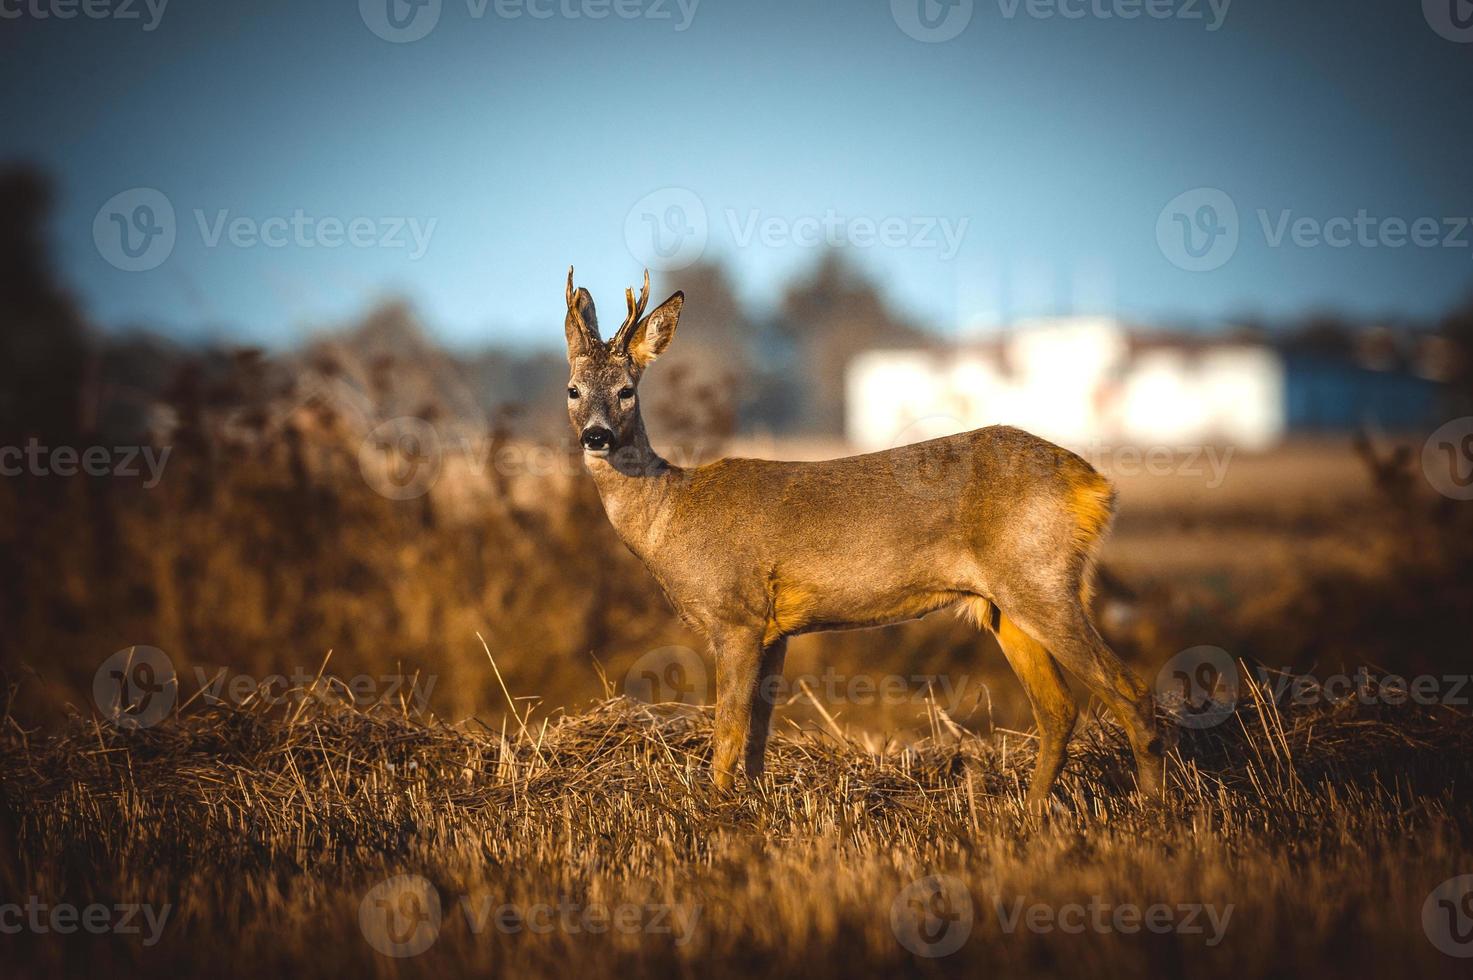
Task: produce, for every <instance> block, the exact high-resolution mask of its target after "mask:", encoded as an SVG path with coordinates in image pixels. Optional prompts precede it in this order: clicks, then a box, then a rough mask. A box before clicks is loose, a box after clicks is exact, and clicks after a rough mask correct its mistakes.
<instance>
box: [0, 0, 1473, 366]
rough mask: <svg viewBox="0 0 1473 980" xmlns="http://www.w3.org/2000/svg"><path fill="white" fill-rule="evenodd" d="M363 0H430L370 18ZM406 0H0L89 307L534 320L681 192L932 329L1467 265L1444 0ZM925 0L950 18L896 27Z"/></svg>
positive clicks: (1440, 286) (1179, 315) (1353, 292)
mask: <svg viewBox="0 0 1473 980" xmlns="http://www.w3.org/2000/svg"><path fill="white" fill-rule="evenodd" d="M112 2H113V3H115V4H116V3H121V2H123V0H112ZM391 2H392V3H394V4H396V5H397V6H396V8H395V10H396V15H397V16H398V17H399V22H401V23H409V24H411V29H413V27H414V25H419V26H420V27H423V26H425V25H426V24H427V23H432V24H433V26H432V27H431V28H430V29H429V30H428V32H427V33H426V34H425V35H424V36H423V37H421V38H419V39H418V40H413V41H408V42H394V41H390V40H385V39H384V38H383V37H381V36H379V35H378V34H376V33H375V32H374V30H373V29H371V27H370V24H371V23H373V24H376V25H377V26H378V27H379V29H380V31H381V32H386V33H390V34H392V33H393V31H392V29H386V27H385V25H387V24H388V21H386V20H385V19H384V18H385V16H386V12H387V11H388V4H389V3H391ZM428 2H429V3H430V4H432V6H426V7H423V8H417V7H413V6H410V5H408V3H407V2H406V0H362V3H359V2H357V0H332V2H324V3H313V4H287V3H274V2H273V3H268V2H262V3H254V4H249V5H247V4H227V3H224V2H204V0H169V2H168V3H167V5H166V6H165V7H164V8H163V10H162V14H161V15H156V14H155V12H151V11H150V9H149V8H148V7H147V6H146V5H145V3H144V2H143V0H136V2H135V3H133V4H131V9H130V10H129V11H128V12H129V13H133V12H137V14H138V17H137V18H136V19H128V18H124V17H120V16H110V17H106V18H100V19H93V18H88V17H83V16H78V17H74V18H71V19H66V20H62V19H58V18H57V17H56V16H54V12H55V8H54V7H53V6H52V4H54V3H55V0H3V2H0V8H3V9H4V11H5V12H7V16H6V17H5V18H4V19H0V51H3V52H4V57H3V59H0V111H3V117H4V119H5V125H4V127H3V129H0V160H5V161H13V160H28V161H32V162H35V163H38V164H40V165H42V166H43V167H44V168H45V169H47V170H48V171H49V172H50V173H51V174H52V175H53V176H54V178H55V180H56V182H57V191H58V205H57V210H56V214H55V221H54V226H53V240H54V243H55V247H56V252H57V255H58V258H59V265H60V267H61V270H62V274H63V275H64V277H65V278H66V280H67V281H68V282H69V283H70V284H71V285H72V286H73V288H74V289H75V291H76V292H77V293H78V295H79V297H80V298H81V300H82V302H83V304H84V305H85V307H86V309H87V310H88V312H89V314H90V315H91V316H92V318H93V319H94V320H95V321H96V322H98V323H99V324H101V325H104V326H110V327H122V326H128V325H146V326H150V327H153V328H156V329H161V330H166V331H169V332H172V333H175V334H177V335H180V336H201V335H209V336H221V335H226V336H229V337H231V338H233V339H239V340H244V341H250V342H264V343H290V342H292V341H294V340H296V339H299V338H300V337H302V336H304V335H305V334H306V333H307V332H308V331H310V330H312V329H316V328H321V327H323V326H328V325H332V324H333V323H336V322H339V321H342V320H344V319H347V318H351V317H352V316H354V315H356V314H358V313H360V312H362V311H363V310H364V309H366V308H367V307H368V306H369V305H370V304H371V303H373V302H374V301H376V300H377V299H379V298H381V297H384V296H386V295H403V296H407V297H408V298H409V299H410V300H411V301H412V302H413V303H414V305H415V307H416V308H417V309H418V310H419V311H420V313H421V315H422V316H423V318H424V320H425V321H426V323H427V325H428V326H429V327H430V329H431V330H432V331H433V332H435V333H436V334H437V335H438V336H440V337H442V338H443V339H445V340H447V341H449V342H452V343H457V344H479V343H482V342H510V343H517V344H536V343H547V344H548V345H555V344H557V343H558V342H559V341H560V337H561V333H560V329H559V320H560V319H561V296H562V277H563V275H564V274H565V272H566V269H567V266H568V265H569V264H570V263H572V264H576V265H577V266H578V269H579V281H580V282H581V283H583V284H585V285H588V286H589V287H590V288H591V289H593V291H594V294H595V296H596V297H598V298H599V299H601V300H602V302H603V303H604V304H605V305H607V304H610V303H614V304H616V305H617V304H618V303H619V302H620V300H621V296H620V293H621V291H622V289H623V287H624V286H625V285H627V284H629V283H631V282H634V281H636V279H637V278H638V275H639V271H640V269H641V268H642V266H643V264H644V262H645V261H647V260H650V258H651V256H652V255H655V261H660V259H659V257H658V254H656V253H653V252H652V251H651V247H652V245H653V244H654V239H653V238H652V237H651V234H652V232H651V230H650V229H651V228H652V227H653V226H652V225H651V224H650V222H652V221H653V222H655V223H656V224H657V225H658V224H660V223H661V222H666V221H667V219H669V223H668V224H667V225H666V226H665V227H664V228H663V230H662V232H661V234H662V236H663V242H662V244H663V245H666V246H669V247H670V248H674V247H675V246H676V245H681V246H683V249H684V250H683V251H680V250H677V251H676V253H675V254H674V255H673V256H672V257H670V258H667V259H666V260H665V261H666V263H667V264H677V265H678V264H679V263H681V262H683V261H687V260H689V259H690V258H692V257H694V255H695V254H696V253H695V252H694V251H693V250H694V248H695V243H696V242H697V241H698V240H699V235H698V234H697V232H698V229H699V227H700V226H701V225H702V224H704V227H705V230H706V234H705V245H704V249H703V250H701V251H700V253H699V254H700V255H702V256H703V257H705V258H714V259H717V260H719V261H721V262H723V263H725V264H726V265H728V266H729V268H730V269H731V271H732V274H733V278H734V281H735V283H736V285H737V288H738V290H739V292H740V294H741V295H742V297H743V298H744V299H746V300H748V301H749V302H751V303H752V304H754V305H755V306H756V307H757V308H759V309H761V308H765V307H768V306H770V305H771V304H773V303H774V302H776V300H777V299H778V297H779V296H780V293H781V290H782V287H783V284H784V283H785V282H787V281H789V280H790V279H792V278H793V277H794V276H797V275H800V274H801V273H802V272H803V271H804V270H806V269H807V268H808V267H810V266H811V265H812V263H813V262H814V261H816V259H817V257H818V252H819V246H817V245H815V244H813V243H814V242H815V241H816V240H821V239H823V238H825V237H828V236H833V237H836V238H837V239H838V240H842V241H847V242H848V243H849V244H848V245H847V246H846V252H847V253H848V254H849V255H850V256H851V257H852V258H853V259H854V260H855V261H856V262H857V263H859V264H860V265H862V266H863V267H864V268H865V269H867V270H868V271H869V272H870V273H871V274H872V275H873V276H874V277H875V278H876V279H877V280H878V281H879V282H880V283H881V284H882V285H883V286H884V287H885V288H886V290H887V291H888V292H889V293H890V295H892V296H893V298H894V300H895V302H896V303H897V304H898V305H899V306H900V307H901V308H902V309H903V310H905V311H906V312H908V313H910V314H912V315H913V316H915V317H916V318H917V319H918V320H919V321H921V322H923V323H925V324H927V325H930V326H933V327H935V328H937V329H940V330H955V329H957V328H958V327H960V326H962V325H977V324H986V323H991V322H996V321H998V320H1000V319H1007V318H1011V317H1016V316H1023V315H1029V314H1036V313H1052V312H1067V311H1080V312H1112V313H1118V314H1121V315H1125V316H1128V317H1132V318H1136V319H1141V320H1146V321H1164V320H1172V321H1178V320H1192V321H1198V322H1204V323H1211V322H1216V321H1221V320H1224V319H1236V318H1241V317H1246V316H1254V317H1264V318H1270V319H1274V318H1290V317H1295V316H1299V315H1302V314H1305V313H1307V312H1311V311H1318V310H1333V311H1339V312H1344V313H1347V314H1351V315H1364V316H1379V315H1392V316H1413V317H1425V316H1433V315H1435V314H1437V313H1438V312H1440V311H1442V310H1445V309H1447V308H1448V307H1450V306H1451V305H1453V304H1454V303H1456V302H1458V301H1460V300H1462V299H1464V298H1465V297H1467V296H1468V295H1469V292H1470V286H1473V230H1470V229H1467V228H1466V227H1465V228H1463V230H1462V231H1461V238H1460V239H1459V237H1458V222H1459V221H1460V220H1466V219H1467V217H1468V216H1470V215H1473V181H1470V180H1469V175H1470V174H1473V132H1470V127H1469V126H1468V125H1467V107H1466V96H1467V93H1468V92H1469V91H1470V85H1469V82H1470V80H1473V72H1470V70H1469V69H1470V67H1473V43H1458V42H1457V41H1455V40H1450V39H1448V38H1447V37H1444V36H1442V34H1440V33H1439V32H1438V30H1437V29H1435V26H1434V23H1433V21H1434V20H1436V19H1437V16H1438V15H1437V13H1436V9H1435V8H1436V2H1434V0H1429V2H1428V4H1427V5H1425V6H1426V9H1424V5H1419V4H1418V3H1417V2H1415V0H1409V2H1398V3H1384V4H1381V3H1378V4H1343V3H1330V2H1313V0H1310V2H1298V3H1294V4H1286V3H1282V2H1278V0H1274V2H1270V0H1233V2H1231V3H1230V4H1228V5H1227V7H1226V10H1223V9H1221V8H1222V2H1221V0H1219V3H1218V7H1217V8H1213V7H1212V6H1211V5H1209V4H1208V2H1207V0H1152V2H1154V3H1158V4H1160V5H1161V6H1159V7H1158V8H1156V9H1157V10H1158V12H1164V13H1166V14H1169V16H1164V17H1152V16H1144V15H1142V16H1137V17H1134V18H1131V19H1126V18H1125V17H1124V16H1122V15H1123V14H1124V13H1127V12H1129V11H1131V10H1134V9H1139V6H1140V5H1139V4H1137V5H1136V6H1135V7H1132V6H1131V4H1132V2H1133V0H1063V5H1062V7H1060V6H1055V5H1054V4H1053V3H1051V2H1048V0H1034V2H1033V4H1032V5H1030V4H1029V3H1027V0H1019V2H1018V3H1014V2H1012V0H975V2H974V3H968V0H948V2H949V3H952V4H954V6H952V7H945V6H941V5H939V4H938V3H937V0H893V3H892V0H865V2H849V3H840V2H832V0H824V2H820V0H745V2H741V3H738V2H735V0H699V2H698V3H696V2H694V0H685V6H684V7H682V6H680V4H679V3H678V2H677V0H487V3H486V4H481V3H480V0H439V2H438V9H436V7H435V6H433V4H435V3H436V0H428ZM918 2H919V3H924V4H926V5H927V6H926V7H925V13H926V14H927V16H928V17H929V22H930V23H940V24H941V25H942V27H941V30H942V31H943V33H944V32H946V31H950V30H953V29H955V28H956V25H960V24H964V27H961V28H959V29H957V33H956V36H954V37H951V38H950V39H947V40H943V41H932V42H927V41H923V40H918V39H917V38H915V37H913V36H911V35H910V34H908V33H907V32H906V30H905V29H904V27H905V26H909V27H910V28H911V29H912V32H913V33H915V32H917V31H916V25H917V24H919V23H921V22H920V21H918V20H917V19H916V16H915V12H916V3H918ZM1447 2H1449V3H1450V2H1452V0H1447ZM157 4H158V0H155V11H156V10H157ZM907 4H909V7H907ZM692 5H693V9H692ZM1289 8H1292V9H1289ZM600 11H606V12H607V15H606V16H604V17H602V18H596V17H594V16H591V15H593V14H597V13H599V12H600ZM570 12H571V13H575V14H578V16H569V13H570ZM17 13H18V14H19V16H12V15H14V14H17ZM1081 13H1082V14H1083V15H1082V16H1074V15H1076V14H1081ZM40 14H47V16H44V17H43V16H40ZM534 14H535V16H534ZM1066 14H1067V16H1066ZM544 15H547V16H544ZM631 15H632V16H631ZM415 17H428V18H430V19H429V21H428V22H427V21H425V20H414V18H415ZM947 17H951V18H960V19H952V20H947V19H946V18H947ZM153 21H156V23H153V27H152V29H145V28H146V27H147V26H148V25H149V24H150V23H151V22H153ZM920 33H924V31H921V32H920ZM401 36H402V35H401ZM138 188H147V189H151V190H153V191H157V192H158V194H160V195H162V197H163V199H164V200H165V201H166V202H167V206H168V207H170V208H172V210H173V213H174V219H173V221H172V223H171V225H172V233H173V244H172V248H171V249H169V250H168V251H167V254H166V256H165V257H164V258H162V260H161V261H159V262H158V263H157V264H156V265H151V266H150V267H148V268H145V269H142V270H140V271H128V269H127V268H126V266H127V265H128V261H129V260H128V259H126V258H120V255H119V253H118V252H117V251H116V249H117V248H118V246H119V243H120V242H121V240H122V239H121V237H120V236H121V235H122V234H123V232H124V230H125V229H126V230H127V232H128V234H129V235H139V236H141V235H142V234H143V233H144V231H147V230H148V229H158V228H159V227H161V226H160V224H159V222H160V221H161V220H163V219H162V217H161V215H160V214H159V212H158V210H157V209H155V211H154V212H153V213H152V214H151V215H150V214H148V213H138V212H137V208H138V206H139V203H140V202H142V203H152V202H155V201H156V200H157V198H156V197H153V196H148V197H139V196H138V193H137V192H136V190H135V189H138ZM1202 189H1208V190H1202ZM1217 192H1221V193H1220V194H1218V193H1217ZM1204 194H1208V195H1210V196H1207V197H1204V196H1203V195H1204ZM117 195H122V196H121V197H116V196H117ZM1183 195H1185V196H1183ZM1224 199H1225V200H1226V202H1227V206H1228V207H1230V208H1232V209H1233V210H1234V211H1235V212H1236V221H1233V220H1232V216H1231V215H1230V214H1228V213H1227V211H1226V210H1225V209H1224V208H1223V206H1222V205H1223V201H1224ZM1171 202H1175V203H1171ZM1204 202H1206V203H1208V204H1210V205H1212V206H1213V208H1214V210H1212V211H1210V212H1202V211H1201V207H1202V205H1203V203H1204ZM1169 203H1170V207H1168V204H1169ZM672 204H673V205H676V206H678V207H679V208H680V209H681V210H679V211H676V212H673V213H672V212H671V210H670V208H671V206H672ZM100 212H101V214H100ZM1358 214H1360V215H1362V218H1361V223H1360V225H1359V226H1358V227H1359V228H1360V230H1359V231H1350V232H1348V233H1347V232H1346V229H1347V228H1349V227H1352V222H1353V221H1354V219H1355V218H1356V216H1357V215H1358ZM149 217H152V218H153V222H152V223H150V222H149V221H147V220H146V219H147V218H149ZM1336 219H1339V223H1338V224H1337V223H1336ZM1418 219H1425V221H1430V222H1434V223H1435V226H1436V232H1435V233H1433V232H1432V230H1431V229H1432V227H1433V226H1432V225H1428V224H1425V222H1424V225H1423V226H1422V228H1421V235H1420V236H1419V237H1420V241H1421V242H1422V243H1421V244H1418V243H1414V242H1412V241H1410V240H1408V239H1409V238H1410V235H1409V234H1408V230H1407V228H1403V229H1402V231H1401V234H1397V227H1396V222H1397V221H1400V222H1402V223H1403V224H1404V225H1406V226H1408V228H1409V227H1410V226H1412V225H1413V224H1414V223H1415V222H1416V221H1417V220H1418ZM1388 220H1389V221H1390V222H1391V225H1390V227H1389V228H1388V226H1387V222H1388ZM137 222H142V223H141V224H139V223H137ZM232 222H233V223H234V224H232ZM1295 222H1301V226H1300V227H1299V230H1298V231H1297V232H1296V231H1295V230H1294V229H1295V227H1296V226H1295V224H1294V223H1295ZM1303 222H1308V223H1307V224H1303ZM130 223H133V225H132V227H130ZM294 223H295V227H294ZM1229 228H1231V229H1232V230H1233V231H1234V232H1235V239H1236V240H1235V243H1234V241H1233V239H1234V235H1227V234H1224V232H1225V231H1226V230H1227V229H1229ZM232 229H233V230H232ZM415 229H417V234H418V238H416V231H415ZM672 229H673V230H672ZM677 232H678V233H680V235H683V236H684V237H679V235H677ZM1347 234H1348V235H1349V237H1348V238H1347V237H1346V236H1347ZM1188 235H1190V236H1192V240H1193V241H1194V242H1197V243H1199V244H1201V245H1202V246H1203V247H1206V246H1207V245H1209V244H1210V245H1211V249H1209V251H1208V254H1207V256H1206V259H1205V261H1204V260H1202V259H1198V258H1194V257H1192V256H1191V255H1190V254H1189V253H1186V252H1183V251H1181V249H1182V248H1184V247H1185V246H1186V244H1187V242H1188V239H1187V237H1186V236H1188ZM1209 235H1211V237H1207V236H1209ZM109 236H112V240H111V244H109ZM263 236H264V237H265V238H267V239H269V240H270V241H272V242H275V243H278V244H277V245H275V246H268V245H266V244H263V243H262V241H261V239H262V237H263ZM1174 236H1175V237H1174ZM350 239H356V242H355V241H353V240H350ZM1434 239H1435V240H1436V244H1431V243H1432V241H1433V240H1434ZM155 240H156V241H158V242H163V241H164V239H163V238H150V239H148V241H155ZM1449 240H1450V241H1449ZM1459 240H1460V241H1461V243H1462V244H1461V245H1459V244H1457V242H1458V241H1459ZM136 241H138V242H144V241H145V239H143V238H141V237H140V238H137V239H136ZM1332 242H1333V243H1337V244H1332ZM1398 242H1401V244H1397V243H1398ZM1444 242H1446V244H1444ZM334 243H336V244H335V247H329V246H330V245H333V244H334ZM1368 243H1369V244H1368ZM150 247H152V246H150ZM1214 250H1215V251H1214ZM421 253H422V254H421ZM158 254H160V253H154V257H157V255H158ZM143 261H144V263H145V264H147V263H148V262H149V261H150V258H149V254H148V253H147V252H145V255H144V259H143ZM119 264H121V265H123V266H125V268H120V267H118V266H119ZM1204 265H1205V266H1208V267H1207V268H1201V269H1200V271H1194V270H1195V269H1197V268H1198V267H1201V266H1204ZM656 281H657V289H659V290H665V291H668V290H669V289H673V288H678V287H679V286H680V284H681V283H680V274H679V270H678V268H676V269H670V270H668V271H659V270H658V269H657V272H656ZM699 301H700V298H699V297H698V296H691V297H689V302H692V303H699Z"/></svg>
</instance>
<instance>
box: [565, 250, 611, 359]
mask: <svg viewBox="0 0 1473 980" xmlns="http://www.w3.org/2000/svg"><path fill="white" fill-rule="evenodd" d="M567 300H568V317H567V319H566V320H564V321H563V334H564V335H565V336H566V337H567V340H568V357H569V358H573V357H577V356H578V355H579V354H581V353H583V352H584V351H586V350H588V349H589V348H590V347H592V346H593V345H595V344H599V343H602V341H601V340H599V336H598V313H597V312H596V311H595V310H594V308H593V296H592V295H591V294H590V293H589V292H588V290H586V289H584V288H583V287H582V286H579V287H578V289H577V290H576V291H575V290H574V289H573V270H572V269H569V270H568V296H567Z"/></svg>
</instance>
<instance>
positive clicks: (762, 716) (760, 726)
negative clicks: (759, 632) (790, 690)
mask: <svg viewBox="0 0 1473 980" xmlns="http://www.w3.org/2000/svg"><path fill="white" fill-rule="evenodd" d="M787 652H788V641H787V638H786V637H784V638H783V639H779V640H778V641H776V642H775V643H770V644H768V645H767V646H766V647H765V648H764V649H763V651H762V665H761V668H760V669H759V670H758V672H757V687H756V691H755V693H754V696H753V698H752V723H751V729H750V731H749V732H748V733H747V778H748V779H750V780H751V781H752V782H754V783H755V782H757V781H758V780H760V779H761V778H762V770H763V765H764V759H765V758H766V756H767V735H768V732H769V730H770V728H771V726H772V709H773V707H774V706H775V704H774V702H775V701H776V699H777V696H778V690H777V689H778V682H779V681H780V680H781V679H782V676H783V660H784V658H785V657H786V656H787Z"/></svg>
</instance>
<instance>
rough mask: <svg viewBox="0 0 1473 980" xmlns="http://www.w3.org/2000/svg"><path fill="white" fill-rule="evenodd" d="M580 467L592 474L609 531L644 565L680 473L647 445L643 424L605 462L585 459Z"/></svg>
mask: <svg viewBox="0 0 1473 980" xmlns="http://www.w3.org/2000/svg"><path fill="white" fill-rule="evenodd" d="M584 465H585V466H586V467H587V468H588V471H589V472H590V473H591V474H593V482H594V484H595V485H596V486H597V487H598V496H599V499H600V500H601V501H603V505H604V513H605V514H607V515H608V518H609V523H610V524H612V525H613V526H614V531H615V532H616V533H617V534H618V535H619V538H620V539H621V540H622V541H623V542H624V543H625V544H626V545H628V547H629V549H630V550H631V551H633V552H634V553H635V554H636V555H638V556H639V557H640V558H641V559H644V560H646V561H648V557H649V555H651V554H653V553H654V551H655V549H656V547H657V546H658V544H659V540H660V538H661V536H662V535H663V533H664V530H665V526H666V524H667V522H668V520H669V515H670V512H671V508H670V503H671V499H670V498H671V492H672V491H673V490H674V489H675V487H677V486H678V485H679V475H680V469H679V468H678V467H675V466H672V465H670V464H669V463H668V462H666V461H665V460H664V459H662V458H661V457H660V455H659V454H658V453H656V452H655V451H654V449H653V448H652V447H651V446H650V441H649V437H648V435H646V434H645V430H644V422H643V421H642V420H641V421H639V422H638V423H637V424H636V425H635V431H634V436H633V438H631V439H630V441H629V442H628V443H627V444H626V445H624V446H621V447H620V448H619V449H617V450H615V451H614V452H613V453H611V454H610V455H609V456H607V457H605V458H598V457H593V458H585V461H584Z"/></svg>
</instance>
